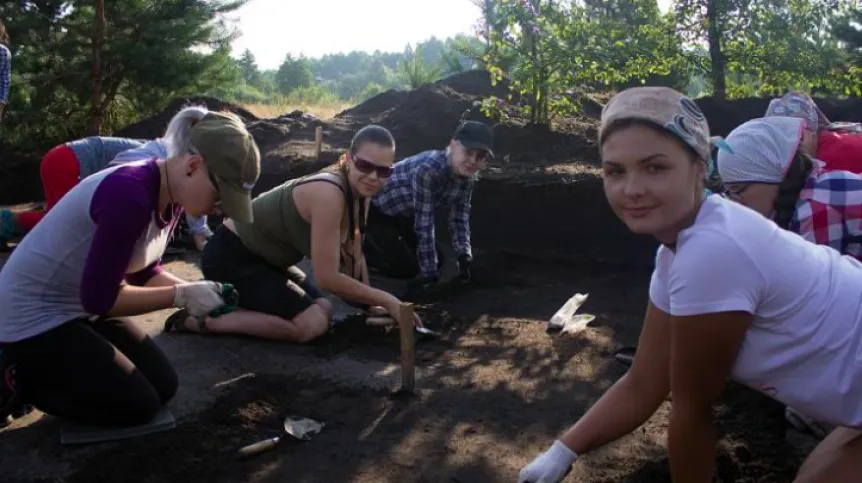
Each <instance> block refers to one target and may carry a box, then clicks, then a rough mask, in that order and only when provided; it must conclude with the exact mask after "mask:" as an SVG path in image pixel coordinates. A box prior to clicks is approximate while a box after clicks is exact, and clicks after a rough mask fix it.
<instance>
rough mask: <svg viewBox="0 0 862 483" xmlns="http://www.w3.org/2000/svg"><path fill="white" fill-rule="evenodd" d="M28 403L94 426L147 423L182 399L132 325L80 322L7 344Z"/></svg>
mask: <svg viewBox="0 0 862 483" xmlns="http://www.w3.org/2000/svg"><path fill="white" fill-rule="evenodd" d="M4 349H6V350H8V352H9V354H10V356H11V360H12V363H13V364H16V365H17V377H16V380H17V386H18V388H19V391H20V394H21V399H22V402H23V403H26V404H31V405H33V406H35V407H36V408H37V409H39V410H41V411H43V412H45V413H47V414H50V415H52V416H55V417H58V418H60V419H62V420H65V421H68V422H73V423H78V424H86V425H92V426H135V425H139V424H145V423H147V422H149V421H150V420H151V419H152V418H153V416H155V414H156V412H158V410H159V408H160V407H161V406H163V405H164V404H165V403H167V402H168V401H170V400H171V399H172V398H173V397H174V395H175V394H176V392H177V387H178V379H177V373H176V371H175V370H174V368H173V366H172V365H171V363H170V361H168V359H167V357H166V356H165V355H164V353H163V352H162V351H161V349H159V347H158V346H157V345H156V344H155V342H153V340H152V339H150V337H149V336H148V335H147V334H146V333H144V331H142V330H141V329H140V328H138V327H136V326H135V325H134V324H133V323H132V322H131V321H129V320H127V319H106V320H98V321H96V322H90V321H89V320H86V319H76V320H72V321H70V322H67V323H65V324H63V325H61V326H59V327H56V328H54V329H51V330H49V331H46V332H44V333H42V334H39V335H36V336H34V337H31V338H29V339H24V340H22V341H19V342H12V343H7V344H4Z"/></svg>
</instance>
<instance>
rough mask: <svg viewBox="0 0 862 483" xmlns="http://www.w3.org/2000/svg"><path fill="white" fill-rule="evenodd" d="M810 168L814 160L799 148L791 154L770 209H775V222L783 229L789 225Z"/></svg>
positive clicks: (812, 167) (812, 166)
mask: <svg viewBox="0 0 862 483" xmlns="http://www.w3.org/2000/svg"><path fill="white" fill-rule="evenodd" d="M812 169H814V162H813V161H812V160H811V158H810V157H809V156H808V155H807V154H805V152H804V151H803V150H802V149H800V150H798V151H796V155H794V156H793V161H791V162H790V166H788V168H787V174H786V175H785V176H784V180H782V181H781V184H779V185H778V196H776V197H775V202H774V203H773V205H772V209H773V210H774V211H775V223H777V224H778V226H780V227H781V228H783V229H785V230H787V229H788V228H789V227H790V220H792V219H793V214H794V212H795V211H796V202H797V201H799V193H800V192H801V191H802V188H803V187H804V186H805V182H806V181H808V176H809V175H810V174H811V170H812Z"/></svg>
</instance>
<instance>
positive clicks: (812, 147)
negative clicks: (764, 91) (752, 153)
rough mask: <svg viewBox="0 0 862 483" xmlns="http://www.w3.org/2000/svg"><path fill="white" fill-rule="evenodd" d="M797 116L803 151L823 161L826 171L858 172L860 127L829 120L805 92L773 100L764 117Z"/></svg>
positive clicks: (860, 169)
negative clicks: (802, 128) (802, 127)
mask: <svg viewBox="0 0 862 483" xmlns="http://www.w3.org/2000/svg"><path fill="white" fill-rule="evenodd" d="M770 116H783V117H798V118H802V119H804V120H805V133H804V136H803V141H802V145H803V147H804V148H805V151H806V152H807V153H809V154H811V155H813V156H814V157H815V158H817V159H819V160H820V161H823V162H824V163H825V166H824V169H826V170H827V171H850V172H852V173H856V174H862V126H860V125H859V124H855V123H841V122H830V121H829V119H828V118H827V117H826V115H825V114H823V111H821V110H820V108H818V107H817V104H816V103H815V102H814V99H812V98H811V97H810V96H809V95H808V94H806V93H804V92H798V91H794V92H788V93H787V94H785V95H784V96H782V97H780V98H777V99H773V100H772V101H770V102H769V107H768V108H767V109H766V116H765V117H770Z"/></svg>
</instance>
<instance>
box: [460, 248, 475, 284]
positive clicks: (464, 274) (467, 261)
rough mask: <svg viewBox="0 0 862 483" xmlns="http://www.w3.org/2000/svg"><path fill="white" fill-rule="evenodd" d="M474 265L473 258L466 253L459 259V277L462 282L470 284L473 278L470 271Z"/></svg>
mask: <svg viewBox="0 0 862 483" xmlns="http://www.w3.org/2000/svg"><path fill="white" fill-rule="evenodd" d="M472 263H473V259H472V257H470V255H467V254H466V253H465V254H463V255H461V256H459V257H458V271H459V272H460V273H459V274H458V277H459V278H460V279H461V281H462V282H469V281H470V280H471V279H472V278H473V277H472V273H471V271H470V265H471V264H472Z"/></svg>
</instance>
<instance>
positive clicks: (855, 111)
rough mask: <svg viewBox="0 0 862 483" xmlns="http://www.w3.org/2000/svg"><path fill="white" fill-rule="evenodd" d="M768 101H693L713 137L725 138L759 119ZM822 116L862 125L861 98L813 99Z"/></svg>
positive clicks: (706, 99)
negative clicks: (743, 124)
mask: <svg viewBox="0 0 862 483" xmlns="http://www.w3.org/2000/svg"><path fill="white" fill-rule="evenodd" d="M771 99H772V98H754V97H748V98H744V99H733V100H718V99H715V98H713V97H701V98H698V99H695V100H694V102H695V103H696V104H697V105H698V106H700V108H701V110H702V111H703V113H704V114H705V115H706V119H707V121H708V122H709V129H710V131H711V134H712V135H714V136H727V135H728V134H729V133H730V131H732V130H733V129H735V128H736V127H737V126H739V125H740V124H742V123H744V122H746V121H749V120H751V119H756V118H759V117H763V116H764V115H765V114H766V108H767V107H768V106H769V101H770V100H771ZM814 102H816V103H817V105H818V106H819V107H820V109H821V110H822V111H823V113H824V114H826V117H827V118H829V119H830V120H832V121H846V122H862V99H860V98H856V97H851V98H848V99H824V98H815V99H814Z"/></svg>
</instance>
